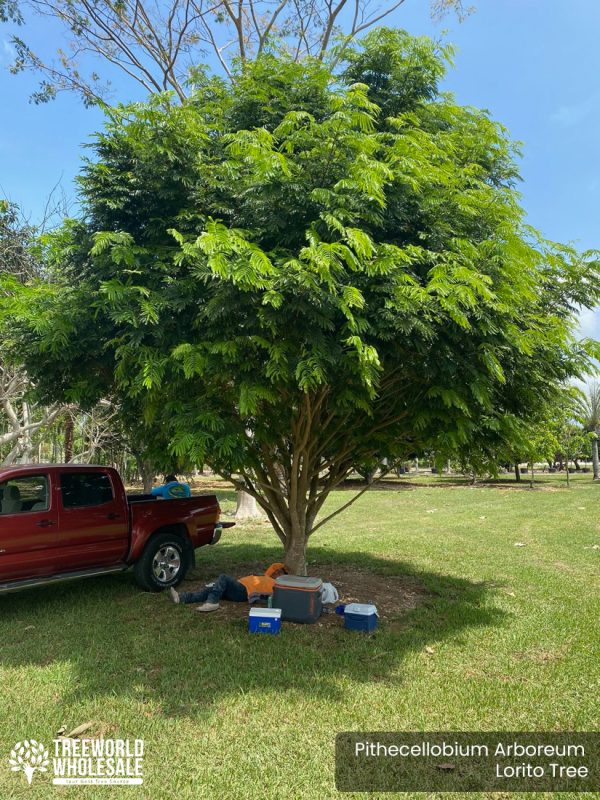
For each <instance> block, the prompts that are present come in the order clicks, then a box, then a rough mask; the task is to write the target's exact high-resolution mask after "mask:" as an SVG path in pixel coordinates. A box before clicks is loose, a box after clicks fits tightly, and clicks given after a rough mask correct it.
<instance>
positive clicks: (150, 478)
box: [135, 455, 154, 494]
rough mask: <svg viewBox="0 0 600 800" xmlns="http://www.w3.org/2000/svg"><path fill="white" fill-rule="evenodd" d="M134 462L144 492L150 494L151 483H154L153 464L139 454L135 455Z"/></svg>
mask: <svg viewBox="0 0 600 800" xmlns="http://www.w3.org/2000/svg"><path fill="white" fill-rule="evenodd" d="M135 463H136V464H137V468H138V472H139V473H140V478H141V479H142V483H143V484H144V494H150V492H151V491H152V484H153V483H154V466H153V465H152V464H151V463H150V462H149V461H146V460H145V459H143V458H141V457H140V456H138V455H136V456H135Z"/></svg>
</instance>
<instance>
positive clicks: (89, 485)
mask: <svg viewBox="0 0 600 800" xmlns="http://www.w3.org/2000/svg"><path fill="white" fill-rule="evenodd" d="M60 489H61V492H62V502H63V508H83V507H85V506H101V505H102V504H103V503H110V502H111V500H112V499H113V490H112V486H111V483H110V478H109V477H108V475H106V474H105V473H103V472H63V473H62V474H61V476H60Z"/></svg>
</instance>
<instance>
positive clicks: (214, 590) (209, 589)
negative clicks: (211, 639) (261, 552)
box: [169, 563, 287, 611]
mask: <svg viewBox="0 0 600 800" xmlns="http://www.w3.org/2000/svg"><path fill="white" fill-rule="evenodd" d="M286 574H287V570H286V568H285V565H284V564H279V563H277V564H271V566H270V567H269V568H268V569H266V570H265V573H264V575H246V576H245V577H244V578H239V579H238V578H234V577H232V576H231V575H219V577H218V578H217V580H216V581H215V582H214V583H209V584H207V585H206V586H205V587H204V588H203V589H200V591H199V592H181V593H179V592H176V591H175V589H174V588H173V587H171V588H170V589H169V592H170V594H171V599H172V600H173V602H174V603H186V604H187V603H202V605H201V606H198V608H197V609H196V611H216V610H217V609H218V608H219V601H220V600H221V599H223V600H231V601H232V602H234V603H246V602H248V603H253V602H254V601H255V600H258V599H259V598H260V597H261V596H262V595H269V594H273V586H274V585H275V580H276V579H277V578H278V577H279V576H280V575H286Z"/></svg>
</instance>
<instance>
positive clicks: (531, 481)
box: [529, 461, 533, 489]
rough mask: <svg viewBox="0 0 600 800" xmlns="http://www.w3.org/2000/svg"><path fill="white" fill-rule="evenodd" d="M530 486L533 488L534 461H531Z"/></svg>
mask: <svg viewBox="0 0 600 800" xmlns="http://www.w3.org/2000/svg"><path fill="white" fill-rule="evenodd" d="M529 469H530V472H529V488H530V489H533V461H530V462H529Z"/></svg>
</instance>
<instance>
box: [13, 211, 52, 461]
mask: <svg viewBox="0 0 600 800" xmlns="http://www.w3.org/2000/svg"><path fill="white" fill-rule="evenodd" d="M44 216H46V215H44ZM38 233H39V227H38V228H35V227H34V226H32V225H31V224H30V223H29V222H27V221H26V220H25V219H23V217H22V215H21V213H20V211H19V209H18V208H17V206H15V205H14V204H12V203H9V202H8V201H6V200H0V279H2V280H3V289H0V291H4V293H5V294H9V293H10V292H11V288H10V287H15V286H23V285H25V284H26V283H27V282H28V281H31V280H33V279H34V278H40V276H41V266H40V258H39V253H38V252H37V251H36V247H35V240H36V237H37V235H38ZM31 389H32V386H31V381H30V379H29V376H28V375H27V373H26V372H25V371H24V370H23V369H22V367H21V366H20V365H18V364H16V365H15V364H12V363H10V362H9V360H8V359H7V353H6V349H5V347H3V342H2V340H1V339H0V463H1V464H5V465H8V464H12V463H13V462H14V461H17V460H24V461H27V460H28V459H30V458H31V454H32V452H33V441H34V436H35V434H36V433H37V432H38V431H40V429H43V428H45V427H46V426H47V425H49V424H50V423H51V422H52V421H53V419H54V418H55V417H56V416H57V415H58V413H59V411H60V408H59V406H58V405H57V404H51V405H50V406H48V407H46V408H43V407H40V406H39V405H38V404H36V403H35V402H33V401H32V397H31Z"/></svg>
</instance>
